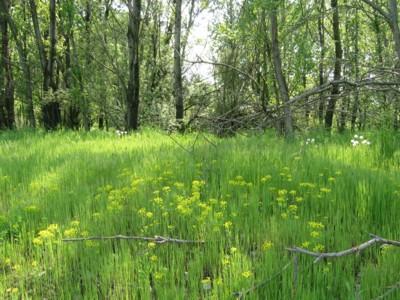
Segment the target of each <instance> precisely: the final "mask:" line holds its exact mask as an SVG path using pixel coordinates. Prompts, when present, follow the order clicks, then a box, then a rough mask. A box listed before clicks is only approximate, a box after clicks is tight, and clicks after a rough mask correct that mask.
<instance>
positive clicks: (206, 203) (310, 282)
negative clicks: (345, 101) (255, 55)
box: [0, 130, 400, 299]
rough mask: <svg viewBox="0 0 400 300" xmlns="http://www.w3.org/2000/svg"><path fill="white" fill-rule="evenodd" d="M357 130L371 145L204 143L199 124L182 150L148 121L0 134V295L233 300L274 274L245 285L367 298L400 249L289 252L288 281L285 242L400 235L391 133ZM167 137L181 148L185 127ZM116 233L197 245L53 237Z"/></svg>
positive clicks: (281, 292)
mask: <svg viewBox="0 0 400 300" xmlns="http://www.w3.org/2000/svg"><path fill="white" fill-rule="evenodd" d="M365 135H366V136H367V137H368V139H369V140H370V141H371V142H372V144H371V145H370V146H365V145H363V146H358V147H352V146H351V144H350V139H351V136H345V135H344V136H332V137H328V136H325V135H322V134H314V135H313V136H312V137H313V138H315V139H316V143H315V144H312V145H305V143H304V141H305V139H306V138H307V137H311V136H307V137H301V138H300V137H298V138H297V140H295V141H291V142H287V141H284V140H283V139H279V138H276V137H274V136H273V135H271V134H265V135H262V136H249V137H244V136H239V137H236V138H230V139H216V138H212V137H207V139H212V141H213V144H215V146H216V147H215V146H214V145H212V144H210V143H209V142H207V140H206V139H205V138H204V137H203V136H201V135H200V136H199V137H198V138H197V143H196V144H195V147H193V149H194V150H193V153H188V152H187V151H185V150H184V149H182V147H180V146H179V145H177V144H176V143H175V142H174V141H173V140H172V139H171V138H169V137H168V136H166V135H163V134H161V133H157V132H153V131H146V130H144V131H142V132H141V133H137V134H133V135H130V136H127V137H123V138H118V137H116V136H115V135H114V134H111V133H109V134H108V133H100V132H92V133H87V134H84V133H76V132H75V133H73V132H56V133H51V134H45V133H36V134H32V133H30V132H17V133H2V135H0V212H1V214H0V240H1V241H0V298H1V299H7V298H10V299H18V298H23V299H28V298H34V299H43V298H47V299H72V298H73V299H77V298H85V299H97V298H101V299H151V298H152V297H154V298H153V299H199V298H203V299H204V298H207V299H208V298H209V299H232V298H233V297H234V296H233V293H234V292H243V291H245V290H247V289H249V288H252V286H253V285H257V284H259V283H262V282H265V281H266V280H268V278H271V277H273V276H274V275H275V274H277V273H280V274H279V275H277V276H275V277H273V278H272V279H271V280H270V281H269V282H268V283H266V284H264V285H262V286H260V287H259V288H257V289H255V290H253V291H251V292H250V293H248V294H247V297H248V298H249V299H292V298H297V299H354V298H356V294H359V295H361V297H362V299H372V298H374V297H377V296H379V295H381V294H383V293H384V292H385V291H387V287H388V286H391V285H393V284H394V283H396V282H398V281H399V280H400V278H399V273H398V270H399V269H400V249H398V248H395V247H372V248H370V249H368V250H366V251H365V252H363V253H362V254H361V255H353V256H348V257H343V258H339V259H336V260H330V261H322V262H320V263H318V264H313V261H314V258H312V257H309V256H303V255H302V256H299V257H298V272H297V277H298V283H297V286H296V285H294V284H293V268H294V267H293V264H292V263H291V262H293V255H292V254H290V253H288V252H287V251H286V250H285V247H288V246H294V245H296V246H302V247H306V248H308V249H310V250H315V251H338V250H342V249H346V248H349V247H351V246H354V245H357V244H360V243H361V242H364V241H365V240H367V239H368V238H369V236H368V233H369V232H371V233H375V234H378V235H381V236H383V237H386V238H388V239H400V222H399V220H400V173H399V164H400V152H399V150H397V151H396V149H399V144H398V143H399V139H398V137H396V136H394V135H393V134H392V133H382V132H376V133H366V134H365ZM174 139H175V140H176V141H179V143H180V144H182V145H183V146H185V147H188V149H189V150H191V148H190V147H191V145H192V144H193V142H194V141H195V140H196V135H187V136H183V137H180V136H178V135H176V136H174ZM116 234H126V235H138V236H149V237H151V236H155V235H162V236H169V237H175V238H181V239H188V240H192V239H195V240H204V241H205V244H204V245H191V244H188V245H186V244H185V245H182V244H172V243H169V244H154V243H149V242H142V241H89V242H77V243H65V242H62V241H61V239H62V238H66V237H78V236H79V237H80V236H97V235H107V236H109V235H116ZM288 263H289V265H288V266H287V268H285V269H284V270H283V271H282V269H283V267H284V266H286V265H287V264H288ZM281 271H282V272H281ZM151 287H152V288H151ZM390 297H392V299H398V297H400V294H399V292H397V293H396V292H394V293H392V294H391V295H390V296H389V297H388V298H390Z"/></svg>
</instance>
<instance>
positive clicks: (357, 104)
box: [351, 10, 360, 131]
mask: <svg viewBox="0 0 400 300" xmlns="http://www.w3.org/2000/svg"><path fill="white" fill-rule="evenodd" d="M355 18H356V24H355V37H354V59H355V61H354V64H355V66H354V69H355V79H356V81H358V80H359V77H360V75H359V74H360V66H359V55H360V54H359V52H360V48H359V44H358V39H359V28H360V23H359V17H358V10H357V11H356V16H355ZM359 109H360V95H359V92H358V89H356V90H355V94H354V102H353V107H352V110H351V130H352V131H354V130H355V128H356V121H357V114H358V111H359Z"/></svg>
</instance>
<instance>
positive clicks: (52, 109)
mask: <svg viewBox="0 0 400 300" xmlns="http://www.w3.org/2000/svg"><path fill="white" fill-rule="evenodd" d="M29 4H30V10H31V16H32V23H33V28H34V32H35V40H36V45H37V48H38V51H39V58H40V65H41V67H42V73H43V92H44V94H45V97H48V96H49V95H48V92H49V89H50V87H51V88H52V89H53V92H55V91H56V90H57V86H56V84H55V80H54V78H53V75H54V65H55V58H56V57H55V56H56V41H57V40H56V2H55V0H50V7H49V12H50V24H49V25H50V26H49V33H50V55H49V58H47V53H46V51H45V48H44V44H43V39H42V34H41V31H40V26H39V20H38V15H37V7H36V3H35V0H29ZM50 96H51V97H53V95H50ZM42 101H43V102H44V103H43V104H42V119H43V125H44V127H45V128H46V129H54V128H56V127H57V126H58V125H59V124H60V122H61V112H60V106H59V103H58V102H57V101H55V100H54V99H42Z"/></svg>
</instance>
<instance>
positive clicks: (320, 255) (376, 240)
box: [286, 234, 400, 263]
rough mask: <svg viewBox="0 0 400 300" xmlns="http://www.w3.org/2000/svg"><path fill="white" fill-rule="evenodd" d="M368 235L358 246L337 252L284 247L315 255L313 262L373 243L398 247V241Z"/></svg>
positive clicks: (399, 245) (341, 254)
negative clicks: (369, 237)
mask: <svg viewBox="0 0 400 300" xmlns="http://www.w3.org/2000/svg"><path fill="white" fill-rule="evenodd" d="M370 236H371V237H372V239H370V240H368V241H366V242H364V243H362V244H360V245H358V246H354V247H352V248H350V249H346V250H343V251H339V252H326V253H320V252H313V251H309V250H307V249H303V248H299V247H293V248H286V249H287V250H288V251H290V252H294V253H302V254H306V255H310V256H314V257H316V259H315V261H314V263H317V262H319V261H320V260H322V259H324V258H335V257H342V256H347V255H350V254H353V253H359V252H361V251H363V250H365V249H367V248H369V247H371V246H372V245H375V244H379V245H392V246H397V247H400V241H394V240H388V239H384V238H382V237H380V236H377V235H374V234H370Z"/></svg>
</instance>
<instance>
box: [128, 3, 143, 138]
mask: <svg viewBox="0 0 400 300" xmlns="http://www.w3.org/2000/svg"><path fill="white" fill-rule="evenodd" d="M127 3H128V9H129V21H128V46H129V80H128V91H127V95H126V102H127V130H137V129H138V127H139V87H140V78H139V76H140V61H139V32H140V13H141V0H128V2H127Z"/></svg>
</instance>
